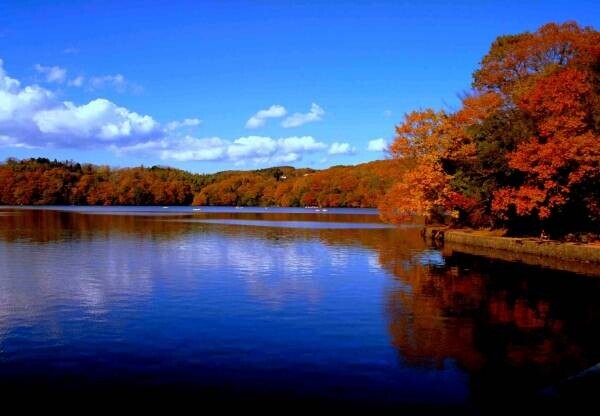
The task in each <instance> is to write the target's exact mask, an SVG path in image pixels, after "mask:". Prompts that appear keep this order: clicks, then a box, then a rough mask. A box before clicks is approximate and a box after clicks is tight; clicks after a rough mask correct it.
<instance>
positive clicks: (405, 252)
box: [0, 210, 600, 408]
mask: <svg viewBox="0 0 600 416" xmlns="http://www.w3.org/2000/svg"><path fill="white" fill-rule="evenodd" d="M205 215H206V216H205V217H202V218H204V219H210V220H216V221H214V222H212V223H211V222H209V223H206V222H198V221H190V219H192V220H193V219H194V218H196V219H197V216H196V215H192V216H190V215H189V214H177V215H176V217H174V218H169V220H160V219H157V218H156V217H153V216H149V215H137V216H125V215H108V216H105V215H85V214H77V213H69V212H53V211H27V210H19V211H16V212H12V211H5V212H2V216H1V218H0V264H1V265H0V346H1V347H2V350H0V358H1V360H0V363H4V364H0V378H2V374H5V375H6V374H9V375H10V374H13V375H14V374H18V373H19V371H20V370H18V369H17V367H11V363H12V364H14V365H15V366H16V365H17V364H19V363H22V362H23V361H21V360H31V359H35V358H36V357H35V355H36V354H38V356H37V359H38V361H37V362H38V364H39V366H40V367H39V368H41V369H42V370H43V369H46V370H44V371H49V370H48V369H47V367H45V366H48V365H49V364H48V363H47V361H48V360H50V359H54V360H56V359H57V356H58V357H62V358H64V357H70V358H69V359H71V360H74V361H75V367H74V368H77V365H79V367H80V368H84V367H85V365H88V364H89V362H88V361H87V360H89V357H95V359H99V360H106V359H109V358H107V357H106V356H105V353H104V352H102V351H103V350H102V349H98V348H99V347H98V345H102V346H103V347H104V348H108V350H110V349H112V350H114V351H117V352H119V353H120V354H125V355H127V354H132V355H131V356H134V357H139V356H147V357H150V358H152V359H155V360H156V359H158V357H160V360H161V362H162V364H161V368H167V369H169V371H171V372H174V373H175V374H176V376H173V375H172V374H171V377H175V378H176V379H185V380H187V382H188V383H192V384H193V383H201V382H202V383H206V382H207V381H206V380H207V379H209V378H208V374H210V375H211V377H214V374H213V373H211V371H212V370H210V368H213V367H211V366H216V367H215V368H216V370H215V371H218V372H219V374H220V377H223V380H225V381H227V382H228V383H236V386H237V387H236V388H237V389H238V391H240V390H241V391H245V390H244V389H250V384H251V383H250V381H249V380H248V377H249V378H250V379H253V378H257V377H258V378H260V379H261V380H262V381H263V383H264V384H263V391H262V393H264V394H268V393H269V392H271V393H273V392H275V391H277V392H279V393H278V394H283V393H286V392H287V393H289V392H290V391H297V390H298V389H301V390H302V391H303V394H305V397H313V398H332V397H333V398H338V399H344V400H347V399H349V398H354V399H357V398H360V399H361V400H363V401H365V402H366V403H375V402H376V403H380V404H381V403H385V404H390V405H395V404H406V403H412V404H414V403H421V404H422V403H424V402H427V401H434V402H437V403H441V404H444V405H450V404H456V403H462V404H468V403H475V404H477V406H483V408H485V406H486V405H488V404H489V403H497V402H499V401H504V402H507V403H509V402H514V401H515V400H517V399H522V398H524V397H525V398H528V397H532V396H534V395H535V394H536V393H537V392H538V391H540V389H542V388H544V387H546V386H549V385H552V384H554V383H556V382H559V381H560V380H564V379H565V378H567V377H569V376H572V375H574V374H577V373H578V372H580V371H581V370H583V369H585V368H587V367H590V366H592V365H594V364H596V363H597V362H599V361H600V336H599V335H598V331H597V329H598V324H599V322H600V305H599V304H598V303H597V301H596V299H597V298H598V295H599V294H600V281H598V280H596V279H590V278H588V277H585V276H578V275H575V274H569V273H565V272H556V271H549V270H545V269H541V268H537V267H528V266H523V265H519V264H515V263H509V262H502V261H494V260H489V259H486V258H483V257H477V256H469V255H464V254H459V253H456V252H455V253H451V254H448V253H446V254H445V255H443V254H442V252H440V251H439V250H433V249H430V248H428V247H427V246H426V245H425V243H424V242H423V241H422V240H421V238H420V236H419V230H418V229H417V228H410V227H408V228H404V229H389V228H370V227H368V226H365V227H358V228H340V229H332V228H328V227H313V228H306V227H302V228H294V227H293V224H292V225H291V226H290V227H266V226H262V227H253V226H251V223H250V226H249V225H248V224H246V225H245V226H236V225H232V224H231V223H222V220H236V219H237V220H253V221H260V220H263V221H264V220H266V221H272V220H276V221H286V220H287V221H297V220H298V215H299V214H285V213H276V214H271V215H274V216H275V217H273V216H269V215H268V214H263V213H249V214H246V216H244V215H242V216H240V215H238V214H236V213H233V214H232V213H214V212H213V213H210V214H205ZM302 215H305V214H302ZM306 215H308V214H306ZM333 217H335V216H334V215H331V216H330V215H328V216H326V217H323V218H322V219H319V220H317V221H322V222H324V223H328V222H349V221H353V222H354V223H355V224H370V223H373V221H374V219H373V217H369V218H367V219H365V218H364V216H361V215H357V216H356V218H353V216H352V215H349V214H347V215H344V218H343V220H340V219H339V218H337V217H336V218H333ZM172 219H175V220H176V221H173V220H172ZM301 220H302V221H307V220H315V218H314V215H313V216H307V217H303V218H301ZM24 328H27V330H26V332H25V333H26V335H23V333H22V331H23V330H24ZM30 343H34V344H35V345H36V347H35V348H33V347H31V345H30ZM56 345H60V346H61V348H63V349H62V350H60V354H58V353H52V351H54V350H53V349H52V348H55V347H56ZM44 348H46V349H44ZM57 354H58V355H57ZM81 354H85V356H82V355H81ZM32 355H33V357H32ZM127 356H128V357H129V355H127ZM86 357H87V358H86ZM166 357H169V358H166ZM165 360H166V361H165ZM34 361H35V360H34ZM84 364H85V365H84ZM112 365H114V366H116V367H115V368H113V371H114V376H115V377H116V376H118V375H119V374H122V373H120V371H121V370H122V368H121V367H119V365H121V364H115V363H113V364H112ZM272 366H274V368H276V369H277V370H273V371H272V372H271V371H270V372H266V373H265V371H266V370H265V368H273V367H272ZM233 368H235V370H234V369H233ZM9 370H10V371H9ZM42 370H40V371H42ZM88 370H89V369H88ZM134 370H135V371H140V372H148V371H149V372H150V374H153V376H154V377H155V378H156V377H164V374H163V373H161V372H160V371H162V370H160V371H159V370H158V369H155V370H151V369H149V368H148V367H147V364H145V363H144V362H138V364H137V367H136V368H135V369H134ZM134 370H132V369H131V368H130V369H129V370H128V371H134ZM53 371H58V370H56V369H55V368H54V369H53ZM61 371H62V370H61ZM73 371H76V370H73ZM80 371H83V370H80ZM165 371H166V370H165ZM228 371H229V372H228ZM311 371H312V373H311ZM283 373H285V374H288V376H286V377H283V375H282V374H283ZM290 374H291V376H289V375H290ZM82 377H83V376H82ZM244 380H245V381H244ZM308 381H310V383H308V384H311V385H312V386H311V387H306V386H305V387H302V388H300V387H299V386H300V385H303V386H304V385H305V384H307V382H308ZM282 392H283V393H282ZM303 397H304V396H303Z"/></svg>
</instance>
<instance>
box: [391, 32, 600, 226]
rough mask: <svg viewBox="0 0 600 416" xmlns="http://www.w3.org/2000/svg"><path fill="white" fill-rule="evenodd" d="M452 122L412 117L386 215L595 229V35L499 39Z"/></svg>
mask: <svg viewBox="0 0 600 416" xmlns="http://www.w3.org/2000/svg"><path fill="white" fill-rule="evenodd" d="M473 79H474V82H473V87H474V89H473V91H472V92H471V93H469V94H468V95H467V96H466V97H464V98H463V100H462V106H461V107H460V108H459V109H458V110H457V111H455V112H453V113H449V114H446V113H443V112H435V111H433V110H425V111H420V112H415V113H411V114H409V115H407V116H406V118H405V119H404V121H403V122H402V123H401V124H400V125H399V126H397V128H396V131H397V138H396V140H395V142H394V143H393V144H392V146H391V150H392V156H393V157H395V158H396V159H398V160H400V161H401V163H403V164H404V166H405V167H406V169H405V172H404V173H403V175H402V177H401V178H400V180H399V182H398V183H397V184H395V185H393V186H392V187H391V190H390V192H389V193H388V194H387V196H386V197H385V198H384V199H383V203H382V204H381V206H380V207H381V209H382V215H383V216H384V217H385V218H387V219H390V220H392V221H402V220H404V219H405V217H406V214H407V213H411V214H419V215H425V216H426V217H429V218H433V219H435V218H438V219H439V217H440V213H443V214H444V215H447V214H449V213H451V214H453V215H452V217H454V218H455V221H456V222H458V223H462V224H465V225H471V226H504V227H509V228H510V229H511V230H513V231H520V232H523V231H526V232H531V233H534V232H539V231H540V230H542V229H546V230H547V231H550V232H553V233H555V234H564V233H566V232H569V231H583V230H591V231H598V227H599V224H600V202H599V201H600V32H597V31H595V30H593V29H591V28H581V27H579V26H578V25H577V24H576V23H571V22H570V23H565V24H555V23H550V24H547V25H544V26H542V27H541V28H540V29H538V30H537V31H536V32H534V33H522V34H518V35H510V36H501V37H499V38H498V39H497V40H496V41H495V42H494V43H493V44H492V47H491V49H490V51H489V52H488V54H487V55H486V56H485V57H484V58H483V60H482V62H481V65H480V67H479V69H478V70H477V71H475V73H474V75H473Z"/></svg>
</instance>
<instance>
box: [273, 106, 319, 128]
mask: <svg viewBox="0 0 600 416" xmlns="http://www.w3.org/2000/svg"><path fill="white" fill-rule="evenodd" d="M323 115H325V111H324V110H323V109H322V108H321V107H319V105H317V104H315V103H312V105H311V106H310V111H309V112H308V113H294V114H292V115H291V116H289V117H288V118H286V119H285V120H283V121H282V122H281V126H282V127H285V128H290V127H298V126H301V125H303V124H306V123H312V122H315V121H319V120H321V119H322V118H323Z"/></svg>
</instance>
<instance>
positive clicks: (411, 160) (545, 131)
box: [0, 22, 600, 237]
mask: <svg viewBox="0 0 600 416" xmlns="http://www.w3.org/2000/svg"><path fill="white" fill-rule="evenodd" d="M395 130H396V137H395V139H394V141H393V143H392V144H391V145H390V147H389V149H388V153H389V158H388V159H386V160H379V161H374V162H370V163H365V164H360V165H357V166H334V167H331V168H328V169H325V170H313V169H296V168H293V167H286V166H282V167H273V168H269V169H261V170H254V171H226V172H220V173H216V174H192V173H188V172H184V171H181V170H177V169H172V168H165V167H158V166H153V167H150V168H146V167H143V166H142V167H137V168H122V169H111V168H110V167H107V166H93V165H89V164H84V165H82V164H79V163H75V162H57V161H50V160H48V159H40V158H38V159H29V160H22V161H18V160H15V159H9V160H7V161H6V162H5V163H4V164H1V165H0V204H5V205H28V204H33V205H51V204H88V205H130V204H134V205H189V204H194V205H235V206H238V205H239V206H284V207H287V206H328V207H378V208H379V209H380V212H381V215H382V217H383V218H384V219H385V220H387V221H389V222H393V223H401V222H403V221H406V220H408V219H410V218H414V217H415V216H419V217H424V218H425V219H426V221H427V222H430V223H436V222H445V223H448V222H451V223H452V224H453V225H455V226H468V227H474V228H503V229H506V230H508V231H509V233H513V234H538V235H539V233H540V232H541V231H542V232H544V233H549V234H550V235H551V236H558V237H562V236H565V235H567V234H568V233H573V232H575V233H581V232H592V233H596V234H599V233H600V32H598V31H596V30H594V29H593V28H589V27H581V26H579V25H578V24H577V23H574V22H567V23H563V24H556V23H548V24H546V25H544V26H542V27H540V28H539V29H538V30H536V31H535V32H525V33H521V34H516V35H505V36H500V37H498V38H497V39H496V40H495V41H494V42H493V43H492V45H491V47H490V50H489V52H488V53H487V54H486V55H485V56H484V57H483V58H482V60H481V62H480V64H479V67H478V68H477V69H476V70H475V72H474V73H473V83H472V86H471V88H470V89H469V92H467V93H465V94H464V95H463V96H462V98H461V102H460V106H459V107H458V108H457V109H455V110H454V111H448V110H436V109H431V108H426V109H421V110H416V111H413V112H410V113H407V114H405V116H404V119H403V120H401V122H400V123H399V124H397V125H396V129H395Z"/></svg>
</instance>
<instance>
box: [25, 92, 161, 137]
mask: <svg viewBox="0 0 600 416" xmlns="http://www.w3.org/2000/svg"><path fill="white" fill-rule="evenodd" d="M33 121H34V122H35V123H36V125H37V127H38V129H39V131H40V132H41V133H43V134H45V135H48V136H52V137H55V142H62V141H65V139H64V138H68V139H67V140H69V142H71V141H73V140H78V141H80V142H92V141H94V142H106V141H125V140H126V141H132V140H143V139H147V138H150V137H153V136H156V135H157V134H160V129H159V125H158V123H157V122H156V121H154V119H152V117H150V116H147V115H144V116H142V115H140V114H138V113H135V112H132V111H129V110H128V109H126V108H124V107H118V106H117V105H116V104H114V103H112V102H110V101H108V100H106V99H103V98H98V99H95V100H93V101H90V102H89V103H87V104H84V105H81V106H76V105H75V104H73V103H71V102H68V101H65V102H64V103H62V105H59V106H56V107H55V108H51V109H45V110H41V111H39V112H37V113H36V114H35V115H34V116H33ZM63 137H64V138H63Z"/></svg>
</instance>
